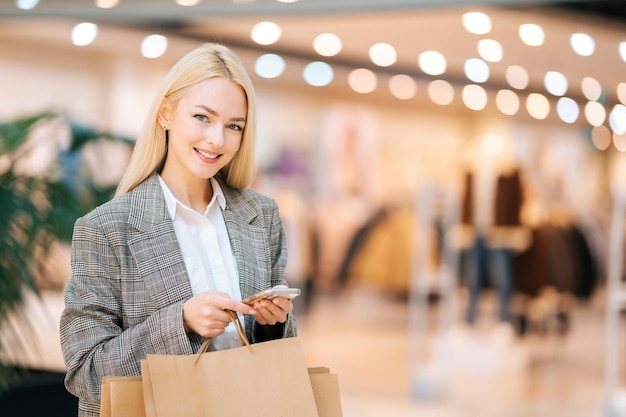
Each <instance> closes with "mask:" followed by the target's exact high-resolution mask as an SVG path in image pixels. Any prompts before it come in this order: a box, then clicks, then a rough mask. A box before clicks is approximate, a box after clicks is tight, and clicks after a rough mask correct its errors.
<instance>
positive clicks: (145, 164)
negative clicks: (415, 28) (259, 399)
mask: <svg viewBox="0 0 626 417" xmlns="http://www.w3.org/2000/svg"><path fill="white" fill-rule="evenodd" d="M255 112H256V109H255V99H254V91H253V87H252V85H251V82H250V79H249V77H248V75H247V74H246V72H245V70H244V69H243V66H242V64H241V63H240V62H239V60H238V58H237V57H236V56H235V55H234V54H233V53H232V52H231V51H229V50H228V49H226V48H224V47H223V46H220V45H215V44H205V45H203V46H201V47H198V48H197V49H195V50H193V51H191V52H190V53H189V54H187V55H186V56H185V57H183V58H182V59H181V60H180V61H179V62H178V63H177V64H176V65H175V66H174V67H173V68H172V70H171V71H170V72H169V74H168V75H167V76H166V77H165V79H164V81H163V83H162V85H161V87H160V89H159V90H158V92H157V94H156V96H155V99H154V102H153V103H152V107H151V108H150V111H149V113H148V117H147V119H146V121H145V124H144V127H143V130H142V132H141V133H140V136H139V138H138V140H137V143H136V146H135V149H134V153H133V156H132V159H131V161H130V164H129V166H128V169H127V171H126V173H125V175H124V177H123V178H122V181H121V183H120V185H119V187H118V190H117V194H116V197H115V198H114V199H113V200H112V201H110V202H108V203H106V204H104V205H102V206H101V207H98V208H96V209H95V210H93V211H92V212H91V213H89V214H87V215H86V216H84V217H83V218H81V219H79V220H78V221H77V222H76V225H75V228H74V235H73V243H72V259H71V266H72V276H71V280H70V282H69V284H68V285H67V288H66V293H65V310H64V312H63V315H62V317H61V344H62V348H63V355H64V359H65V363H66V365H67V376H66V380H65V382H66V386H67V388H68V390H69V391H70V392H71V393H73V394H74V395H76V396H78V397H79V416H81V417H87V416H98V415H99V401H100V382H101V380H102V377H104V376H109V375H111V376H115V375H140V373H141V372H140V361H141V360H142V359H144V358H146V355H148V354H178V355H187V354H192V353H194V352H196V351H197V350H198V349H199V347H200V346H201V344H202V342H203V340H204V339H205V338H212V341H211V348H212V349H228V348H231V347H237V346H241V341H239V340H237V333H236V330H235V328H234V326H233V324H232V323H231V321H230V317H229V315H228V314H227V312H226V311H225V310H232V311H235V312H237V313H238V314H239V316H240V317H241V318H244V317H245V318H244V320H243V321H244V326H245V331H246V335H247V337H248V339H249V340H250V342H252V343H254V342H262V341H266V340H271V339H276V338H281V337H290V336H295V334H296V325H295V320H294V318H293V315H292V310H293V304H292V302H291V300H289V299H287V298H275V299H274V300H271V301H269V300H262V301H259V302H256V303H255V304H254V305H252V306H249V305H246V304H244V303H242V302H241V301H239V300H241V299H242V298H245V297H248V296H250V295H252V294H253V293H255V292H257V291H260V290H264V289H267V288H269V287H272V286H276V285H284V284H286V282H285V281H284V279H283V272H284V269H285V265H286V261H287V258H286V257H287V253H286V242H285V238H284V228H283V223H282V221H281V218H280V216H279V212H278V206H277V204H276V202H275V201H274V200H273V199H270V198H269V197H266V196H264V195H262V194H260V193H258V192H256V191H252V190H251V189H249V188H246V187H247V186H248V184H249V183H250V182H251V179H252V175H253V172H254V169H253V162H254V129H255ZM244 315H245V316H244ZM242 395H243V396H244V397H245V393H242Z"/></svg>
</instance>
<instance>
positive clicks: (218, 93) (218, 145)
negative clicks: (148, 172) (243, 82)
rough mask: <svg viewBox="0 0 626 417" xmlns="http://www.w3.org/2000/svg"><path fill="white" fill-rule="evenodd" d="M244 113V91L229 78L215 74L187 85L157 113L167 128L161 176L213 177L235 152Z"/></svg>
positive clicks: (244, 119)
mask: <svg viewBox="0 0 626 417" xmlns="http://www.w3.org/2000/svg"><path fill="white" fill-rule="evenodd" d="M246 114H247V101H246V95H245V92H244V90H243V88H241V86H239V85H238V84H235V83H234V82H233V81H231V80H227V79H225V78H219V77H215V78H209V79H207V80H204V81H201V82H199V83H197V84H195V85H193V86H191V87H190V88H189V89H188V90H187V92H186V93H185V94H184V95H183V97H182V98H181V99H180V101H179V102H178V103H177V104H176V105H175V107H174V108H172V106H166V107H164V108H162V110H161V112H160V113H159V122H160V123H161V124H162V125H166V126H167V128H168V129H169V146H168V153H167V159H166V161H165V165H164V167H163V171H162V173H161V175H162V176H163V177H164V178H165V177H169V178H170V179H172V180H174V179H178V180H182V181H186V180H191V181H193V180H194V179H206V178H210V177H213V176H214V175H215V174H217V172H218V171H219V170H220V169H222V168H223V167H224V166H225V165H226V164H228V162H230V161H231V160H232V159H233V157H234V156H235V154H236V153H237V150H238V149H239V146H240V144H241V139H242V137H243V129H244V127H245V124H246Z"/></svg>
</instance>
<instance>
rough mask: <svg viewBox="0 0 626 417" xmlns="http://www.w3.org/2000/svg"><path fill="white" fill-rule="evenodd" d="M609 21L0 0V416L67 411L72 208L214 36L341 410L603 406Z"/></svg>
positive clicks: (530, 413) (619, 142)
mask: <svg viewBox="0 0 626 417" xmlns="http://www.w3.org/2000/svg"><path fill="white" fill-rule="evenodd" d="M625 22H626V6H625V4H624V3H623V2H622V1H621V0H615V1H557V0H554V1H512V0H509V1H506V0H501V1H496V0H493V1H485V2H469V1H462V0H457V1H454V0H438V1H428V0H422V1H420V0H413V1H411V0H360V1H353V0H334V1H330V0H329V1H326V0H290V1H288V0H280V1H279V0H256V1H255V0H232V1H231V0H201V1H200V0H176V1H174V0H151V1H146V0H92V1H80V2H79V1H75V0H40V1H37V0H16V1H12V0H11V1H9V0H2V2H1V3H0V97H1V98H2V99H1V100H0V212H1V213H2V216H1V217H2V218H1V219H0V232H1V234H2V236H3V239H2V240H0V256H1V258H0V363H1V364H2V367H0V369H1V371H0V388H1V391H0V410H3V411H2V412H0V414H2V416H72V415H76V414H75V407H76V403H75V399H73V398H72V397H71V396H70V395H69V394H67V393H66V392H65V390H64V388H63V385H62V379H63V374H64V364H63V360H62V357H61V350H60V346H59V337H58V318H59V315H60V313H61V311H62V308H63V299H62V291H63V288H64V285H65V283H66V282H67V280H68V279H69V276H70V270H69V240H70V238H71V230H72V225H73V223H74V221H75V220H76V218H77V217H78V216H80V215H82V214H84V213H86V212H87V211H89V210H91V209H92V208H93V207H95V206H96V205H98V204H101V203H102V202H104V201H106V200H107V199H109V198H110V196H111V195H112V192H113V190H114V189H115V186H116V185H117V181H119V179H120V177H121V175H122V172H123V170H124V168H125V165H126V163H127V161H128V158H129V156H130V152H131V149H132V144H133V141H134V138H135V136H136V135H137V132H138V131H139V129H140V128H141V125H142V123H143V118H144V116H145V113H146V111H147V108H148V105H149V103H150V101H151V100H152V95H153V93H154V92H155V91H156V88H157V86H158V83H159V82H160V80H161V79H162V77H163V76H164V75H165V73H166V72H167V70H168V69H169V68H170V67H171V65H173V64H174V63H175V62H176V61H177V60H178V59H179V58H180V57H181V56H182V55H184V54H185V53H186V52H187V51H189V50H190V49H192V48H193V47H195V46H196V45H198V44H200V43H202V42H206V41H211V42H220V43H223V44H225V45H227V46H228V47H230V48H231V49H233V50H234V51H235V52H236V53H237V54H238V55H239V56H240V57H241V59H242V61H243V62H244V64H245V66H246V68H247V69H248V71H249V73H250V75H251V77H252V80H253V83H254V84H255V86H256V89H257V96H258V103H259V112H258V114H259V121H258V155H257V156H258V158H257V159H258V161H257V162H258V174H257V179H256V181H255V183H254V187H255V188H256V189H259V190H261V191H263V192H265V193H267V194H269V195H271V196H273V197H274V198H276V199H277V201H278V202H279V206H280V209H281V214H282V217H283V219H284V222H285V226H286V232H287V238H288V245H289V263H288V268H287V271H286V276H287V279H288V281H289V283H290V284H291V285H292V286H295V287H300V288H302V290H303V294H302V296H301V297H299V298H298V299H297V300H296V301H295V308H296V310H295V314H296V315H297V318H298V324H299V333H300V337H301V338H302V341H303V348H304V350H305V354H306V357H307V360H308V361H309V362H310V365H311V366H319V365H325V366H329V367H330V368H331V370H332V371H333V372H336V373H338V375H339V381H340V388H341V394H342V402H343V411H344V416H346V417H352V416H359V417H363V416H383V415H384V416H409V415H411V416H413V415H423V416H433V417H441V416H445V417H451V416H464V417H473V416H476V417H479V416H480V417H486V416H520V417H521V416H523V417H534V416H537V417H538V416H568V417H572V416H574V417H595V416H611V417H614V416H626V367H625V366H624V358H625V357H626V356H625V353H626V352H625V350H624V330H625V329H624V317H623V312H624V307H625V306H626V286H625V285H624V273H623V256H624V246H623V237H624V224H623V222H624V207H625V203H624V202H625V201H626V197H625V196H626V188H625V187H626V181H625V180H624V178H626V177H625V173H624V170H625V169H626V165H625V164H626V160H625V154H624V152H626V71H625V70H626V34H625V32H624V27H625V26H624V24H625ZM33 399H37V401H33Z"/></svg>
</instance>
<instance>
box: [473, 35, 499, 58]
mask: <svg viewBox="0 0 626 417" xmlns="http://www.w3.org/2000/svg"><path fill="white" fill-rule="evenodd" d="M478 55H480V57H481V58H482V59H484V60H485V61H487V62H500V61H502V55H503V53H502V45H500V42H498V41H494V40H493V39H481V40H480V41H478Z"/></svg>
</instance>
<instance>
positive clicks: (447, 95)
mask: <svg viewBox="0 0 626 417" xmlns="http://www.w3.org/2000/svg"><path fill="white" fill-rule="evenodd" d="M428 97H430V99H431V100H432V101H433V103H435V104H439V105H441V106H447V105H448V104H450V103H452V100H453V99H454V87H452V84H450V83H449V82H448V81H445V80H434V81H431V82H430V83H429V84H428Z"/></svg>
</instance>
